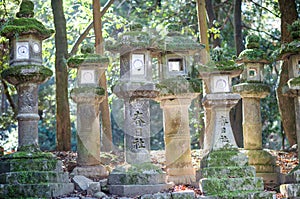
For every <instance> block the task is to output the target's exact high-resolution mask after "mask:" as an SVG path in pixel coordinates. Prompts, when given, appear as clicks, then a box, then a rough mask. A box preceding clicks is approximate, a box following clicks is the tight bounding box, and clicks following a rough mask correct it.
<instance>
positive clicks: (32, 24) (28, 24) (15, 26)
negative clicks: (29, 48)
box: [0, 18, 54, 39]
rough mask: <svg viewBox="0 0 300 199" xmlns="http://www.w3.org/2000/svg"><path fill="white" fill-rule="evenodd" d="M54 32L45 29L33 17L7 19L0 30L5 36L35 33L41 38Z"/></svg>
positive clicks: (12, 36)
mask: <svg viewBox="0 0 300 199" xmlns="http://www.w3.org/2000/svg"><path fill="white" fill-rule="evenodd" d="M53 33H54V30H52V29H47V28H46V27H45V26H44V25H43V24H42V23H41V22H40V21H38V20H36V19H35V18H17V19H13V20H11V21H9V22H8V23H7V24H6V25H4V26H3V28H2V29H1V30H0V35H1V36H4V37H6V38H14V37H16V38H17V37H19V36H20V35H25V34H36V35H37V36H38V37H40V38H41V39H46V38H48V37H50V36H51V35H52V34H53Z"/></svg>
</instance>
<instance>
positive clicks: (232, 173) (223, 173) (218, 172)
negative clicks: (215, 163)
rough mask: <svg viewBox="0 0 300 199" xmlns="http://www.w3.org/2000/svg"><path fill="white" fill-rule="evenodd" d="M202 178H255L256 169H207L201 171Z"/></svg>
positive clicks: (230, 167)
mask: <svg viewBox="0 0 300 199" xmlns="http://www.w3.org/2000/svg"><path fill="white" fill-rule="evenodd" d="M200 176H201V178H226V177H228V178H242V177H255V167H253V166H241V167H232V166H228V167H223V166H222V167H207V168H203V169H201V170H200Z"/></svg>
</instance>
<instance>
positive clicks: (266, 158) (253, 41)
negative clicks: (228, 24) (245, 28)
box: [233, 35, 279, 184]
mask: <svg viewBox="0 0 300 199" xmlns="http://www.w3.org/2000/svg"><path fill="white" fill-rule="evenodd" d="M259 40H260V38H259V37H258V36H256V35H249V36H248V37H247V38H246V50H244V51H242V52H241V53H240V55H239V57H238V59H237V62H238V63H243V64H245V68H244V71H243V73H242V75H241V80H242V82H243V83H240V84H238V85H235V86H234V87H233V88H234V92H237V93H239V94H240V95H241V96H242V98H243V101H242V102H243V135H244V136H243V137H244V148H245V153H246V154H247V156H248V158H249V164H250V165H253V166H255V168H256V174H257V176H260V177H263V178H264V182H265V183H268V184H277V183H278V175H277V172H278V169H279V168H278V167H276V157H274V156H272V155H271V154H270V153H269V152H267V151H266V150H263V147H262V122H261V113H260V99H262V98H265V97H266V96H267V95H269V93H270V88H269V86H268V85H266V84H264V83H263V80H264V79H263V70H264V65H265V64H267V63H269V62H268V61H267V60H266V58H265V57H266V55H265V53H264V52H263V51H262V50H260V49H259Z"/></svg>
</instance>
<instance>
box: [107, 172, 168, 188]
mask: <svg viewBox="0 0 300 199" xmlns="http://www.w3.org/2000/svg"><path fill="white" fill-rule="evenodd" d="M164 183H166V174H165V173H151V172H149V173H140V172H130V173H114V172H112V173H111V174H110V175H109V177H108V184H110V185H134V184H137V185H148V184H149V185H151V184H164Z"/></svg>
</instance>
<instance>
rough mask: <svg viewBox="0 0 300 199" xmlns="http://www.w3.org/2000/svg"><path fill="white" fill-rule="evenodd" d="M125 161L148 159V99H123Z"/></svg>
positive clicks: (146, 160) (133, 161)
mask: <svg viewBox="0 0 300 199" xmlns="http://www.w3.org/2000/svg"><path fill="white" fill-rule="evenodd" d="M124 128H125V129H126V130H125V132H124V133H125V134H124V136H125V161H126V162H127V163H128V164H142V163H145V162H151V161H150V104H149V99H143V98H141V99H135V100H130V99H128V98H126V99H125V124H124Z"/></svg>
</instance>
